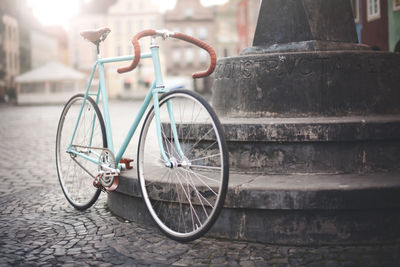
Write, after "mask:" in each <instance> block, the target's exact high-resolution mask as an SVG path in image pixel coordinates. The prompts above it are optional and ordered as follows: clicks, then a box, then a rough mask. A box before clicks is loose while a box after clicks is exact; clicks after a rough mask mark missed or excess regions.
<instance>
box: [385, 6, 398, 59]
mask: <svg viewBox="0 0 400 267" xmlns="http://www.w3.org/2000/svg"><path fill="white" fill-rule="evenodd" d="M388 1H389V2H388V24H389V25H388V26H389V51H392V52H400V0H388Z"/></svg>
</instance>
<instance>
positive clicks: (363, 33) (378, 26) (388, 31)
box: [350, 0, 400, 52]
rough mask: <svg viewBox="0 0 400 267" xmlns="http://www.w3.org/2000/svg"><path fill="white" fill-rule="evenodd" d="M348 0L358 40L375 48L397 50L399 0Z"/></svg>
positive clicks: (399, 15)
mask: <svg viewBox="0 0 400 267" xmlns="http://www.w3.org/2000/svg"><path fill="white" fill-rule="evenodd" d="M350 2H351V5H352V8H353V14H354V21H355V23H356V30H357V35H358V40H359V42H360V43H363V44H367V45H370V46H371V47H373V48H374V49H377V50H383V51H392V52H394V51H397V52H399V51H400V0H350ZM396 47H397V50H396Z"/></svg>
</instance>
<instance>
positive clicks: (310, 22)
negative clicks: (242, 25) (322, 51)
mask: <svg viewBox="0 0 400 267" xmlns="http://www.w3.org/2000/svg"><path fill="white" fill-rule="evenodd" d="M337 22H340V23H337ZM353 25H354V23H353V14H352V12H351V7H350V3H349V1H346V0H285V1H281V0H264V1H262V3H261V8H260V15H259V17H258V21H257V27H256V32H255V34H254V41H253V46H269V45H272V44H285V43H292V42H301V41H309V40H324V41H334V42H343V43H357V34H356V30H355V27H353Z"/></svg>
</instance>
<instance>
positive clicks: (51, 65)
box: [15, 61, 86, 104]
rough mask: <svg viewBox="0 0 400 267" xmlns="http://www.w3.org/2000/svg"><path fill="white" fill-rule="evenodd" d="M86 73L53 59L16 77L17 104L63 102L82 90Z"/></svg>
mask: <svg viewBox="0 0 400 267" xmlns="http://www.w3.org/2000/svg"><path fill="white" fill-rule="evenodd" d="M85 78H86V75H85V74H83V73H80V72H78V71H76V70H75V69H72V68H70V67H67V66H65V65H64V64H62V63H60V62H58V61H54V62H48V63H46V64H45V65H42V66H40V67H38V68H35V69H33V70H31V71H28V72H25V73H24V74H21V75H19V76H18V77H16V79H15V81H16V83H17V94H18V98H17V103H18V104H43V103H65V101H66V100H68V99H69V98H70V97H71V96H72V95H74V94H77V93H80V92H82V88H83V87H84V86H85V80H86V79H85Z"/></svg>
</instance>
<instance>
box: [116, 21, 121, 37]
mask: <svg viewBox="0 0 400 267" xmlns="http://www.w3.org/2000/svg"><path fill="white" fill-rule="evenodd" d="M120 33H121V23H120V22H119V20H117V21H116V22H115V34H120Z"/></svg>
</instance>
